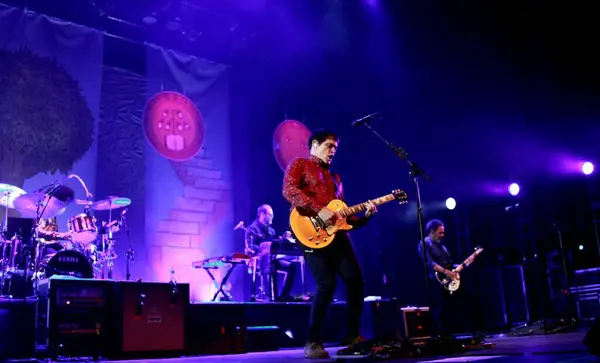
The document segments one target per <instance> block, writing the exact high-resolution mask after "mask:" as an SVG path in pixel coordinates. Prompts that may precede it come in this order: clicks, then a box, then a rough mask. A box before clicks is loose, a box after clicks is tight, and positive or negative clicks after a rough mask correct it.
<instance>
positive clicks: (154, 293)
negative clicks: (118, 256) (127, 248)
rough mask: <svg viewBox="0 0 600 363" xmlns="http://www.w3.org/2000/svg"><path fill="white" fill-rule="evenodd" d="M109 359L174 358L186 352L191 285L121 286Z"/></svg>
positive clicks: (133, 283)
mask: <svg viewBox="0 0 600 363" xmlns="http://www.w3.org/2000/svg"><path fill="white" fill-rule="evenodd" d="M118 285H119V288H118V289H117V292H116V296H115V304H114V309H115V311H114V312H113V314H114V315H113V316H114V318H113V319H115V320H116V321H118V322H119V324H116V325H115V326H114V329H115V331H114V334H115V339H113V340H112V346H111V349H110V354H109V357H122V356H124V357H128V356H136V357H137V356H154V355H159V356H171V355H173V354H181V353H183V352H184V350H185V327H184V324H185V315H186V311H187V309H188V305H189V299H190V297H189V296H190V285H189V284H173V285H172V284H169V283H150V282H129V281H121V282H119V283H118Z"/></svg>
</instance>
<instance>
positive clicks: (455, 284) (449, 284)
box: [435, 247, 483, 294]
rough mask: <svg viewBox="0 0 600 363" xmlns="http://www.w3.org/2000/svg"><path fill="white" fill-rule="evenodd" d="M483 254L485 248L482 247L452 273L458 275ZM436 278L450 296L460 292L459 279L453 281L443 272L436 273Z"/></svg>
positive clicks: (476, 249)
mask: <svg viewBox="0 0 600 363" xmlns="http://www.w3.org/2000/svg"><path fill="white" fill-rule="evenodd" d="M481 252H483V248H481V247H477V248H475V252H473V254H472V255H471V256H469V257H468V258H467V259H466V260H465V261H464V262H463V263H461V264H460V265H458V267H456V268H455V269H454V270H452V271H453V272H456V273H459V272H461V271H462V270H463V269H464V268H465V267H467V266H469V265H470V264H471V263H473V261H474V260H475V257H477V255H479V254H480V253H481ZM435 278H436V279H437V280H438V282H439V283H440V284H442V286H443V287H444V289H446V290H448V291H450V294H452V293H453V292H454V291H456V290H458V288H459V287H460V280H459V279H452V278H450V277H448V276H447V275H446V274H443V273H441V272H437V271H436V272H435Z"/></svg>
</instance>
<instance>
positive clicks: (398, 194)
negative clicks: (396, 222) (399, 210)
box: [392, 189, 408, 204]
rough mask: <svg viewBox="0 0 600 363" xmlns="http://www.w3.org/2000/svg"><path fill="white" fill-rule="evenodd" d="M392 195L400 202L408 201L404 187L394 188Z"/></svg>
mask: <svg viewBox="0 0 600 363" xmlns="http://www.w3.org/2000/svg"><path fill="white" fill-rule="evenodd" d="M392 195H393V196H394V199H396V200H397V201H399V202H400V204H404V203H408V195H407V194H406V192H405V191H404V190H402V189H394V190H392Z"/></svg>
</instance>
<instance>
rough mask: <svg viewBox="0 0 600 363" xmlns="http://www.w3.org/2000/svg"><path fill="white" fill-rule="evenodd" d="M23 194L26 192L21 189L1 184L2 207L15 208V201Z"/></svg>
mask: <svg viewBox="0 0 600 363" xmlns="http://www.w3.org/2000/svg"><path fill="white" fill-rule="evenodd" d="M23 194H26V193H25V191H24V190H23V189H21V188H19V187H16V186H14V185H10V184H2V183H0V205H1V206H3V207H8V208H14V207H15V205H14V201H15V199H17V197H19V196H21V195H23Z"/></svg>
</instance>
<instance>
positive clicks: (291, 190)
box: [283, 156, 343, 216]
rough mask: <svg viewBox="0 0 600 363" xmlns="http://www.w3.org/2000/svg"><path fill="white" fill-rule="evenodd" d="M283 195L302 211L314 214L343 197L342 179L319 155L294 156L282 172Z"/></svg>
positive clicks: (302, 212) (293, 206) (306, 213)
mask: <svg viewBox="0 0 600 363" xmlns="http://www.w3.org/2000/svg"><path fill="white" fill-rule="evenodd" d="M333 178H335V181H334V179H333ZM283 196H284V197H285V199H287V201H288V202H290V203H291V204H292V208H297V209H298V211H299V212H300V213H301V214H303V215H310V216H314V215H317V214H318V213H319V211H320V210H321V209H323V208H324V207H326V206H327V204H328V203H329V202H331V201H332V200H333V199H342V200H343V192H342V182H341V181H340V177H339V175H337V174H336V173H331V172H330V171H329V164H327V163H325V162H323V161H322V160H321V159H319V158H318V157H316V156H311V157H310V158H308V159H306V158H297V159H294V160H293V161H292V162H291V163H290V164H289V165H288V167H287V170H286V171H285V175H284V177H283Z"/></svg>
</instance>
